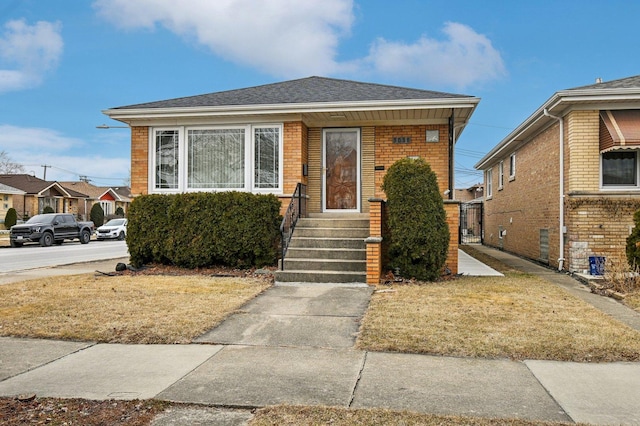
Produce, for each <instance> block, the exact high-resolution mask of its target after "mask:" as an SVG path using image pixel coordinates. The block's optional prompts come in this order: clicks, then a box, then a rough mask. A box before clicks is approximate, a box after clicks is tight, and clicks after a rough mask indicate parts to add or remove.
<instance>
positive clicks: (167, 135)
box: [155, 130, 178, 189]
mask: <svg viewBox="0 0 640 426" xmlns="http://www.w3.org/2000/svg"><path fill="white" fill-rule="evenodd" d="M155 185H156V188H170V189H177V188H178V131H177V130H160V131H157V132H156V183H155Z"/></svg>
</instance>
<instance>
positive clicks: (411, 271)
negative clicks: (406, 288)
mask: <svg viewBox="0 0 640 426" xmlns="http://www.w3.org/2000/svg"><path fill="white" fill-rule="evenodd" d="M382 189H383V190H384V191H385V193H386V195H387V211H388V225H389V232H390V237H391V238H390V239H391V242H390V244H389V262H390V265H389V266H390V267H391V268H393V269H396V270H398V271H399V272H400V275H401V276H402V277H404V278H415V279H418V280H423V281H434V280H436V279H438V278H439V277H440V276H441V275H442V271H443V268H444V265H445V262H446V260H447V252H448V249H449V238H450V235H449V227H448V225H447V218H446V212H445V209H444V202H443V200H442V195H440V190H439V189H438V181H437V177H436V174H435V173H434V172H433V171H432V170H431V167H430V166H429V164H427V163H426V162H425V161H424V160H423V159H411V158H405V159H402V160H399V161H397V162H396V163H394V164H393V165H392V166H391V167H390V168H389V170H388V171H387V174H386V175H385V177H384V180H383V184H382Z"/></svg>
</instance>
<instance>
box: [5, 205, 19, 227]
mask: <svg viewBox="0 0 640 426" xmlns="http://www.w3.org/2000/svg"><path fill="white" fill-rule="evenodd" d="M16 223H18V213H17V212H16V209H14V208H13V207H11V208H10V209H9V210H7V214H6V215H5V216H4V227H5V228H6V229H9V228H11V227H12V226H13V225H15V224H16Z"/></svg>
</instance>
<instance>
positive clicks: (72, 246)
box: [0, 240, 128, 273]
mask: <svg viewBox="0 0 640 426" xmlns="http://www.w3.org/2000/svg"><path fill="white" fill-rule="evenodd" d="M127 256H128V250H127V243H126V242H125V241H94V240H92V241H91V242H90V243H89V244H80V243H79V242H77V241H69V242H65V243H64V244H62V245H60V246H56V245H54V246H51V247H40V246H39V245H37V244H35V245H25V246H23V247H20V248H1V249H0V273H7V272H17V271H24V270H28V269H35V268H43V267H50V266H57V265H68V264H71V263H78V262H90V261H95V260H105V259H116V258H122V257H127Z"/></svg>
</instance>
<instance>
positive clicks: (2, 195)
mask: <svg viewBox="0 0 640 426" xmlns="http://www.w3.org/2000/svg"><path fill="white" fill-rule="evenodd" d="M24 194H25V192H24V191H22V190H20V189H18V188H14V187H12V186H9V185H5V184H3V183H0V224H3V225H4V218H5V217H6V216H7V212H8V211H9V209H11V208H13V196H14V195H22V196H23V195H24ZM0 229H1V228H0Z"/></svg>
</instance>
